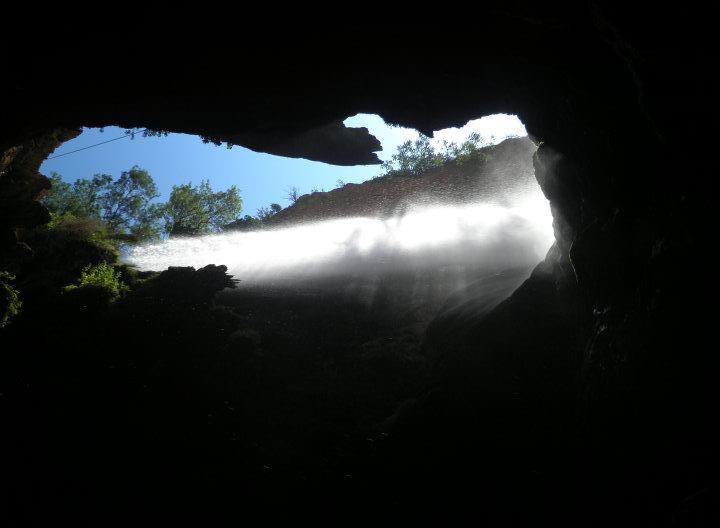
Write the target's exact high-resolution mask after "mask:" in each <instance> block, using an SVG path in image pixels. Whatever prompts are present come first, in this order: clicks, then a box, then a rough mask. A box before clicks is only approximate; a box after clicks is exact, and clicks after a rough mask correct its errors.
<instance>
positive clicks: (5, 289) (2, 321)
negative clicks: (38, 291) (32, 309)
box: [0, 271, 22, 328]
mask: <svg viewBox="0 0 720 528" xmlns="http://www.w3.org/2000/svg"><path fill="white" fill-rule="evenodd" d="M14 280H15V276H14V275H11V274H10V273H8V272H7V271H0V328H3V327H5V326H7V324H8V323H9V321H10V319H11V318H12V317H14V316H16V315H17V314H19V313H20V308H21V307H22V301H20V296H19V295H18V293H19V292H18V291H17V290H16V289H15V288H14V287H13V285H12V284H11V282H12V281H14Z"/></svg>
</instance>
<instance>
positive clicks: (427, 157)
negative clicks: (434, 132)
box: [382, 135, 445, 176]
mask: <svg viewBox="0 0 720 528" xmlns="http://www.w3.org/2000/svg"><path fill="white" fill-rule="evenodd" d="M444 161H445V159H444V156H443V155H442V154H441V153H438V152H436V151H435V149H434V148H433V146H432V144H431V143H430V138H428V137H427V136H423V135H421V136H420V137H419V138H418V139H416V140H415V141H410V140H408V141H406V142H405V143H403V144H402V145H400V146H399V147H398V149H397V152H396V153H395V154H393V155H392V158H391V160H390V161H386V162H385V163H383V164H382V167H383V169H384V170H385V174H386V175H388V176H418V175H420V174H422V173H423V172H425V171H427V170H428V169H431V168H433V167H437V166H439V165H442V164H443V162H444Z"/></svg>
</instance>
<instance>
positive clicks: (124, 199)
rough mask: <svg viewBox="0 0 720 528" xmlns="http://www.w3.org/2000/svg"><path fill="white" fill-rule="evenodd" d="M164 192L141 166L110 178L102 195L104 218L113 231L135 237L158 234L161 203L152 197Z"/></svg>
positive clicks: (136, 238) (101, 210) (143, 237)
mask: <svg viewBox="0 0 720 528" xmlns="http://www.w3.org/2000/svg"><path fill="white" fill-rule="evenodd" d="M158 196H160V194H159V193H158V190H157V186H156V185H155V181H154V180H153V179H152V176H150V174H149V173H148V171H146V170H144V169H141V168H139V167H137V166H135V167H133V168H131V169H130V170H127V171H123V172H122V174H121V175H120V177H119V178H118V179H117V180H115V181H112V180H111V181H110V182H108V184H107V185H106V187H105V188H104V189H103V193H102V194H101V196H100V218H101V219H102V221H103V222H105V224H106V225H107V226H108V229H109V230H110V232H112V233H118V234H123V235H129V236H130V237H132V239H135V240H147V239H151V238H156V237H157V236H159V234H160V227H159V223H158V222H159V220H160V217H161V214H162V208H161V206H159V205H157V204H153V203H152V200H154V199H155V198H157V197H158Z"/></svg>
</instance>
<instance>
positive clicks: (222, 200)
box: [163, 180, 242, 236]
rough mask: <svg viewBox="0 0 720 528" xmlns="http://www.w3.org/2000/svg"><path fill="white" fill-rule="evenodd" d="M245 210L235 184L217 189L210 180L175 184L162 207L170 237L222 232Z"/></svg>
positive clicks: (166, 229) (166, 230)
mask: <svg viewBox="0 0 720 528" xmlns="http://www.w3.org/2000/svg"><path fill="white" fill-rule="evenodd" d="M241 211H242V198H240V191H239V190H238V188H237V187H235V186H234V185H233V186H232V187H230V188H229V189H227V190H226V191H218V192H214V191H213V190H212V187H211V186H210V182H209V181H208V180H203V181H202V182H201V183H200V185H198V186H194V185H193V184H192V183H186V184H182V185H174V186H173V189H172V192H171V193H170V199H169V200H168V202H167V203H166V204H165V205H164V207H163V216H164V219H165V232H166V233H167V234H168V235H170V236H192V235H202V234H207V233H213V232H217V231H221V230H222V229H223V228H224V227H225V226H226V225H228V224H229V223H230V222H232V221H233V220H234V219H236V218H237V217H238V216H239V215H240V212H241Z"/></svg>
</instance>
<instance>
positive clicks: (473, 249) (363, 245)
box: [125, 189, 553, 283]
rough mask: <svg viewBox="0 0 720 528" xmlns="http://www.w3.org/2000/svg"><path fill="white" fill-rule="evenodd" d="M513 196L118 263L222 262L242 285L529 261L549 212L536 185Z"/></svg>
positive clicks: (189, 244) (214, 239)
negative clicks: (509, 199)
mask: <svg viewBox="0 0 720 528" xmlns="http://www.w3.org/2000/svg"><path fill="white" fill-rule="evenodd" d="M516 198H517V199H516V200H515V201H514V203H513V204H512V205H507V203H506V204H505V205H499V204H498V203H475V204H470V205H463V206H443V205H437V206H433V207H427V206H425V207H421V208H414V209H413V208H411V209H410V210H408V211H407V212H406V213H405V214H403V215H402V216H395V217H391V218H342V219H337V220H327V221H321V222H316V223H307V224H302V225H297V226H293V227H285V228H276V229H266V230H258V231H253V232H230V233H223V234H215V235H207V236H202V237H193V238H171V239H168V240H165V241H162V242H159V243H155V244H149V245H143V246H138V247H135V248H133V249H132V250H130V252H129V253H128V254H127V255H126V257H125V260H126V261H127V262H129V263H131V264H134V265H136V266H137V267H138V268H139V269H141V270H163V269H166V268H167V267H168V266H194V267H201V266H205V265H207V264H224V265H226V266H227V267H228V271H229V273H231V274H232V275H234V276H235V277H236V278H238V279H240V280H241V281H243V282H245V283H255V282H262V281H268V280H272V281H277V280H281V279H297V278H307V277H316V278H318V277H319V278H321V277H323V276H342V275H345V274H352V275H353V276H355V277H357V276H362V275H363V274H377V273H383V272H388V271H398V270H400V271H402V270H403V269H417V268H425V269H428V268H435V269H437V268H442V267H452V266H464V267H467V266H472V267H473V268H474V269H487V270H501V269H506V268H511V267H520V266H530V265H533V264H535V263H537V262H539V261H540V260H541V259H542V258H543V256H544V254H545V253H546V252H547V250H548V248H549V247H550V245H551V244H552V241H553V232H552V217H551V214H550V209H549V205H548V202H547V200H546V199H545V197H544V196H543V195H542V193H541V192H540V190H539V189H535V190H533V191H532V192H525V193H523V194H521V195H520V196H517V197H516Z"/></svg>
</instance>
